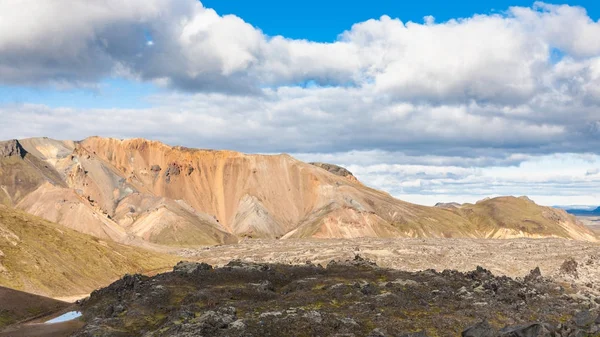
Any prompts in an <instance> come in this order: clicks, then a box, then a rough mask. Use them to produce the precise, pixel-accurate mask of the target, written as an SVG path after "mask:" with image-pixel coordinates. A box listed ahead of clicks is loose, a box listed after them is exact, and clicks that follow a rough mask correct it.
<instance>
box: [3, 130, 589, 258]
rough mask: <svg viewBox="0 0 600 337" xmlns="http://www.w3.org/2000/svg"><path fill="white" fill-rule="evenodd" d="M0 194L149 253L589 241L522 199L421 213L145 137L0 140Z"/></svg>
mask: <svg viewBox="0 0 600 337" xmlns="http://www.w3.org/2000/svg"><path fill="white" fill-rule="evenodd" d="M0 187H1V188H0V202H2V203H4V204H6V205H9V206H11V207H16V208H19V209H22V210H24V211H26V212H28V213H31V214H34V215H37V216H40V217H43V218H46V219H48V220H51V221H54V222H58V223H60V224H62V225H64V226H67V227H69V228H72V229H75V230H77V231H80V232H83V233H86V234H90V235H93V236H96V237H98V238H100V239H102V240H112V241H116V242H121V243H126V244H135V245H141V246H144V247H148V248H157V247H159V246H178V247H193V246H198V245H215V244H228V243H234V242H237V240H238V239H239V238H242V237H253V238H273V239H275V238H308V237H310V238H353V237H469V238H487V237H494V238H505V237H506V238H509V237H510V238H512V237H562V238H571V239H581V240H590V241H595V240H597V238H596V237H595V236H594V234H593V233H592V232H591V231H590V230H589V229H587V228H585V227H584V226H583V225H581V223H579V222H578V221H577V220H576V219H575V218H574V217H572V216H569V215H567V214H566V213H564V212H562V211H558V210H554V209H551V208H547V207H542V206H538V205H536V204H535V203H533V202H531V201H529V200H523V199H519V198H512V199H511V198H508V199H502V198H496V199H488V200H484V201H481V202H478V203H477V204H476V205H469V204H465V205H461V206H460V207H443V208H442V207H426V206H420V205H415V204H411V203H408V202H404V201H401V200H398V199H395V198H393V197H392V196H390V195H389V194H388V193H385V192H382V191H378V190H375V189H372V188H369V187H367V186H364V185H363V184H361V183H360V182H359V181H358V180H357V179H356V178H355V177H354V176H353V175H352V173H350V172H349V171H348V170H346V169H344V168H342V167H339V166H336V165H331V164H324V163H314V164H312V165H311V164H308V163H304V162H301V161H299V160H297V159H295V158H292V157H291V156H289V155H286V154H282V155H270V156H267V155H249V154H243V153H239V152H233V151H215V150H199V149H189V148H184V147H172V146H168V145H165V144H162V143H160V142H155V141H149V140H145V139H129V140H118V139H111V138H100V137H91V138H87V139H85V140H83V141H78V142H74V141H57V140H52V139H48V138H32V139H24V140H12V141H7V142H4V143H0ZM486 205H491V206H489V207H487V206H486ZM494 205H497V206H500V205H501V206H502V207H506V209H509V210H510V211H511V212H512V213H511V214H506V213H505V211H504V209H502V208H498V207H496V206H494Z"/></svg>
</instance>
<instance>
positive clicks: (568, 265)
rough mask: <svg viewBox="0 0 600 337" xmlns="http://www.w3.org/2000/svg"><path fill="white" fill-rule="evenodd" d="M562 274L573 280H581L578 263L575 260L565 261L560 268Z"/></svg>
mask: <svg viewBox="0 0 600 337" xmlns="http://www.w3.org/2000/svg"><path fill="white" fill-rule="evenodd" d="M560 273H561V274H563V275H568V276H571V277H573V278H579V273H578V272H577V261H575V260H574V259H568V260H565V262H563V264H562V265H561V266H560Z"/></svg>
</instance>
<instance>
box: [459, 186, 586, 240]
mask: <svg viewBox="0 0 600 337" xmlns="http://www.w3.org/2000/svg"><path fill="white" fill-rule="evenodd" d="M457 212H458V213H459V214H461V215H463V216H464V217H466V218H467V219H469V221H470V222H471V223H472V224H473V230H474V231H477V232H480V233H482V234H483V235H482V236H484V237H488V238H513V237H514V238H518V237H534V238H535V237H538V238H539V237H559V238H572V239H576V240H584V241H596V240H597V237H596V235H595V234H594V233H593V232H591V231H590V230H589V229H588V228H587V227H586V226H584V225H583V224H582V223H581V222H579V221H578V220H577V219H576V218H575V217H574V216H572V215H570V214H568V213H567V212H565V211H564V210H560V209H555V208H551V207H543V206H539V205H537V204H536V203H534V202H533V201H532V200H530V199H529V198H527V197H518V198H517V197H498V198H491V199H484V200H482V201H479V202H477V203H476V204H463V205H462V206H461V207H460V208H459V209H458V210H457ZM484 233H485V234H484Z"/></svg>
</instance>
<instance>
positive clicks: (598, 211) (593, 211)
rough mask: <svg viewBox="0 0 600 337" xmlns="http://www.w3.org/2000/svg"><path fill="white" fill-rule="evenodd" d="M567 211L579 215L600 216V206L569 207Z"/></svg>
mask: <svg viewBox="0 0 600 337" xmlns="http://www.w3.org/2000/svg"><path fill="white" fill-rule="evenodd" d="M566 211H567V213H569V214H573V215H577V216H600V207H596V208H591V209H580V208H567V209H566Z"/></svg>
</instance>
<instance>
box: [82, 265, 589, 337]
mask: <svg viewBox="0 0 600 337" xmlns="http://www.w3.org/2000/svg"><path fill="white" fill-rule="evenodd" d="M570 263H571V262H569V261H567V262H565V263H564V264H565V266H563V269H565V270H568V272H573V271H575V270H576V267H575V269H570V268H571V267H572V266H569V264H570ZM593 263H594V264H600V261H596V260H595V261H594V262H593ZM599 306H600V298H599V297H595V296H593V295H589V294H588V295H585V296H584V295H581V294H580V293H578V288H577V286H572V285H569V284H564V283H557V282H555V281H552V280H550V279H548V278H546V277H544V275H543V274H542V273H541V272H540V270H539V269H537V268H536V269H534V270H532V271H530V272H529V273H528V274H526V275H524V277H522V278H516V279H512V278H509V277H506V276H495V275H493V274H492V273H491V272H490V271H488V270H486V269H484V268H481V267H477V268H476V269H475V270H472V271H469V272H459V271H455V270H444V271H441V272H438V271H434V270H424V271H419V272H407V271H401V270H394V269H386V268H381V267H378V266H377V265H376V264H375V263H373V262H371V261H368V260H365V259H363V258H362V257H361V256H359V255H356V256H355V257H354V258H353V259H351V260H346V261H332V262H330V263H328V264H327V265H325V266H324V265H320V264H319V265H315V264H312V263H310V262H307V263H306V264H304V265H295V266H291V265H282V264H257V263H247V262H242V261H239V260H234V261H231V262H229V263H227V264H226V265H225V266H223V267H220V268H216V269H215V268H213V267H212V266H210V265H208V264H205V263H192V262H181V263H179V264H178V265H177V266H176V267H175V268H174V270H173V272H171V273H165V274H159V275H156V276H154V277H145V276H141V275H128V276H125V277H124V278H122V279H121V280H119V281H117V282H115V283H113V284H111V285H110V286H108V287H106V288H104V289H100V290H98V291H95V292H93V293H92V294H91V296H90V298H89V299H87V300H85V301H83V302H82V304H81V310H83V312H84V321H85V326H84V327H83V328H82V329H81V330H80V331H79V332H77V333H75V336H458V335H461V333H462V335H463V336H490V337H491V336H598V335H599V334H600V316H599V314H598V307H599Z"/></svg>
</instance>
